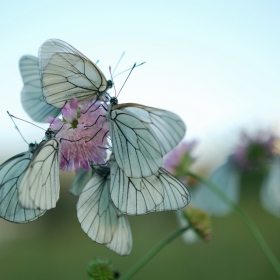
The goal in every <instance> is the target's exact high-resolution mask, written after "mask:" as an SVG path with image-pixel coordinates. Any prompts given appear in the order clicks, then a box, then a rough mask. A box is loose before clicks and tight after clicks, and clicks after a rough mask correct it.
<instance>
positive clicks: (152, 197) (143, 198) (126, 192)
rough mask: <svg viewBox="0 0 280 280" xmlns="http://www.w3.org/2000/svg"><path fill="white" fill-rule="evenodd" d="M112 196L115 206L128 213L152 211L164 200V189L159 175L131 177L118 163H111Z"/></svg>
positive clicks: (137, 213) (138, 213)
mask: <svg viewBox="0 0 280 280" xmlns="http://www.w3.org/2000/svg"><path fill="white" fill-rule="evenodd" d="M110 190H111V198H112V201H113V202H114V204H115V206H116V207H117V208H118V209H119V210H120V211H121V212H122V213H125V214H128V215H141V214H146V213H147V212H150V211H152V210H153V209H154V208H156V207H157V206H158V205H159V204H161V203H162V202H163V198H164V191H163V188H162V184H161V183H160V181H159V179H158V177H157V176H153V175H152V176H149V177H142V178H131V177H128V176H126V174H125V173H124V172H123V170H122V169H121V168H119V166H118V164H116V163H112V164H111V186H110Z"/></svg>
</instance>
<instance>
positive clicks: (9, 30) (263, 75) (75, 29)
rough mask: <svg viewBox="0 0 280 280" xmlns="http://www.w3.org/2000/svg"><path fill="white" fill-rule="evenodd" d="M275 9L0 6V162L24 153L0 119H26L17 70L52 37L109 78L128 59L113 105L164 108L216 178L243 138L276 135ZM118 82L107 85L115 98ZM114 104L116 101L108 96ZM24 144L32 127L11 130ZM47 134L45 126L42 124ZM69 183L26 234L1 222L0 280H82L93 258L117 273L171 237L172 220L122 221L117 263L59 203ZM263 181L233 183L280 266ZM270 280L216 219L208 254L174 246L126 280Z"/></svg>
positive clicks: (253, 250)
mask: <svg viewBox="0 0 280 280" xmlns="http://www.w3.org/2000/svg"><path fill="white" fill-rule="evenodd" d="M279 12H280V3H278V2H277V1H265V2H264V1H246V2H244V1H234V2H228V1H227V2H225V1H216V0H214V1H211V2H209V1H179V0H178V1H177V0H174V1H165V2H164V3H163V2H162V1H146V0H142V1H123V0H121V1H114V2H113V1H78V2H77V1H64V0H57V1H54V0H49V1H37V2H34V1H25V0H24V1H20V2H19V1H18V2H15V1H13V2H12V1H7V0H0V34H1V44H0V50H1V52H0V61H1V67H0V77H1V84H0V91H1V103H0V109H1V110H0V119H1V128H2V137H1V138H0V144H1V147H2V150H1V156H0V160H1V162H3V161H5V160H6V159H8V158H9V157H11V156H13V155H15V154H17V153H19V152H22V151H25V150H26V149H27V147H26V144H25V143H24V142H23V140H22V139H21V137H20V135H19V134H18V132H17V131H16V130H15V129H14V127H13V124H12V122H11V120H10V119H9V117H8V115H7V114H6V111H7V110H9V111H10V113H12V114H14V115H16V116H18V117H20V118H23V119H26V120H30V118H29V117H28V115H27V114H26V113H25V112H24V111H23V109H22V106H21V103H20V91H21V88H22V81H21V77H20V73H19V69H18V61H19V59H20V57H21V56H22V55H25V54H32V55H35V56H37V54H38V49H39V47H40V45H41V44H42V43H43V42H44V41H46V40H47V39H50V38H58V39H62V40H64V41H66V42H68V43H69V44H71V45H73V46H74V47H75V48H77V49H78V50H79V51H81V52H82V53H83V54H85V55H86V56H87V57H89V58H90V59H91V60H92V61H97V60H100V62H99V66H100V68H101V69H102V71H103V72H104V74H105V75H106V77H107V78H108V79H109V78H110V76H109V66H112V68H114V66H115V65H116V63H117V61H118V60H119V57H120V56H121V54H122V52H123V51H125V52H126V54H125V56H124V58H123V59H122V61H121V63H120V65H119V67H118V70H117V72H121V71H122V70H125V69H127V68H130V67H131V66H132V65H133V64H134V62H138V63H140V62H143V61H146V64H144V65H143V66H141V67H139V68H137V69H135V70H134V72H133V74H132V75H131V76H130V78H129V80H128V82H127V84H126V85H125V87H124V89H123V91H122V93H121V95H120V96H119V101H120V102H121V103H124V102H135V103H140V104H145V105H147V106H154V107H159V108H163V109H168V110H171V111H173V112H176V113H177V114H178V115H180V116H181V117H182V118H183V120H184V121H185V122H186V124H187V137H188V139H194V138H195V139H197V140H198V142H199V144H198V146H197V149H196V154H197V161H198V163H197V164H198V165H199V161H200V162H201V164H202V165H204V166H205V165H208V168H209V169H212V170H213V169H215V167H217V166H218V165H219V164H220V163H221V162H222V161H223V160H224V159H225V157H226V154H227V153H228V152H229V151H231V149H232V147H234V146H235V145H236V143H237V142H238V141H239V139H240V134H241V131H244V130H245V131H247V132H252V133H254V132H255V131H259V130H264V131H270V132H272V133H273V134H275V135H276V136H279V129H280V125H279V124H280V117H279V106H280V105H279V104H280V94H279V90H280V79H279V77H278V76H279V66H280V39H279V38H280V36H279V35H280V34H279V33H280V30H279V26H280V18H279ZM125 78H126V74H123V75H120V76H118V77H117V78H116V80H115V84H116V88H117V91H118V90H119V89H120V88H121V86H122V84H123V82H124V80H125ZM111 94H112V95H114V92H113V91H111ZM17 124H18V126H19V128H20V130H21V132H22V134H23V135H24V136H25V138H26V139H27V141H28V142H31V141H37V142H40V141H41V139H42V138H43V136H44V135H43V133H42V131H41V130H40V129H38V128H36V127H33V126H31V125H29V124H26V123H23V122H19V121H17ZM41 126H42V127H43V128H47V124H45V125H44V124H43V125H41ZM72 178H73V174H68V173H61V185H62V187H61V188H62V190H61V199H60V200H59V203H58V207H57V208H56V209H54V210H51V211H49V212H48V213H47V214H46V215H44V216H43V217H42V218H40V219H39V220H37V221H35V222H33V223H30V224H27V225H17V224H11V223H9V222H6V221H4V220H1V221H0V228H1V230H0V248H1V250H0V258H1V270H0V279H5V280H6V279H7V280H10V279H19V278H20V279H29V280H30V279H86V270H85V269H86V265H87V262H88V261H89V260H90V259H91V258H92V257H100V258H109V259H111V260H112V261H113V263H114V265H115V266H116V267H118V268H119V270H120V272H121V273H123V272H125V271H126V270H127V269H128V268H129V267H130V266H131V265H132V264H133V263H135V262H136V260H138V259H139V257H140V256H142V255H143V254H144V253H145V252H146V251H147V250H149V249H150V248H151V247H152V246H153V245H154V244H155V243H156V242H158V240H160V239H162V238H163V237H164V236H166V235H167V234H168V233H170V232H172V231H174V230H176V229H177V228H178V225H177V221H176V219H175V215H174V213H160V214H149V215H145V216H141V217H131V226H132V231H133V236H134V248H133V251H132V253H131V255H130V256H128V257H118V256H116V255H115V254H114V253H111V252H110V251H109V250H108V249H106V248H105V247H104V246H100V245H98V244H95V243H94V242H92V241H91V240H90V239H89V238H88V237H87V236H86V234H84V232H83V231H82V230H81V229H80V225H79V223H78V221H77V218H76V209H75V204H76V199H75V198H74V197H72V196H71V195H70V194H69V193H68V188H69V187H70V185H71V182H72ZM262 179H263V174H262V173H257V172H253V173H249V174H247V175H246V176H245V177H243V178H242V180H241V192H242V193H241V202H240V203H241V206H243V207H244V208H245V210H247V211H248V212H249V215H250V216H252V218H253V220H254V221H255V222H256V223H257V225H258V226H259V228H260V230H261V232H262V233H263V234H264V236H265V238H266V239H267V241H268V243H269V245H270V247H271V248H272V250H273V251H274V253H275V254H276V255H277V256H278V259H280V250H279V249H280V248H279V247H280V245H279V242H278V241H279V233H280V227H279V219H278V218H275V217H274V216H272V215H271V214H269V213H267V212H265V211H264V210H263V208H261V207H260V203H259V188H260V185H261V182H262ZM156 277H157V278H159V279H204V278H206V277H208V279H264V277H265V278H266V279H276V274H275V273H274V271H273V270H272V268H271V266H270V264H269V263H268V262H267V260H266V259H265V258H264V256H263V253H262V252H261V251H260V249H259V248H258V246H257V245H256V243H255V241H254V240H253V239H252V236H251V235H250V233H249V232H248V230H247V228H246V227H245V226H244V225H243V224H242V223H241V221H240V220H239V218H238V217H236V215H234V214H231V215H230V216H227V217H225V218H220V219H218V218H216V219H214V235H213V238H212V241H211V242H210V243H208V244H204V243H203V242H200V243H197V244H194V245H185V244H184V243H183V241H182V240H181V239H180V238H178V240H176V241H175V242H174V243H173V244H171V245H169V246H168V247H167V248H165V249H164V250H163V251H162V252H161V253H160V254H159V255H158V256H157V257H156V258H155V259H154V260H153V261H152V262H151V263H150V264H149V265H147V267H145V269H143V271H141V273H139V274H138V275H137V276H135V278H134V279H155V278H156Z"/></svg>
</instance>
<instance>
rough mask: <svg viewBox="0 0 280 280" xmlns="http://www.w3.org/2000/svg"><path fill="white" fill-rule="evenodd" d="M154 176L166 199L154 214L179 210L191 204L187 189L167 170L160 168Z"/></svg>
mask: <svg viewBox="0 0 280 280" xmlns="http://www.w3.org/2000/svg"><path fill="white" fill-rule="evenodd" d="M154 176H156V177H158V179H159V181H160V183H161V185H162V188H163V192H164V199H163V202H162V203H161V204H159V205H158V206H157V207H156V208H155V209H154V210H153V211H152V212H160V211H169V210H178V209H180V208H183V207H185V206H186V205H187V204H189V202H190V193H189V191H188V189H187V187H186V186H185V185H184V184H183V183H181V182H180V181H179V180H177V179H176V178H175V177H174V176H172V175H171V174H170V173H169V172H167V171H166V170H165V169H163V168H160V169H159V171H158V173H156V174H155V175H154Z"/></svg>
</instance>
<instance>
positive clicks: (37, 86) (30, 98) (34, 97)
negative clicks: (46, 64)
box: [19, 55, 60, 122]
mask: <svg viewBox="0 0 280 280" xmlns="http://www.w3.org/2000/svg"><path fill="white" fill-rule="evenodd" d="M38 67H39V66H38V58H37V57H35V56H32V55H25V56H23V57H22V58H21V59H20V61H19V69H20V73H21V76H22V81H23V84H24V86H23V88H22V91H21V103H22V106H23V108H24V110H25V112H26V113H27V114H28V115H29V116H30V117H31V118H32V119H33V120H34V121H36V122H46V117H47V116H53V117H54V116H56V115H58V114H59V111H60V109H57V108H56V107H53V106H51V105H49V104H47V103H46V102H45V101H44V99H43V92H42V87H41V81H40V75H39V68H38Z"/></svg>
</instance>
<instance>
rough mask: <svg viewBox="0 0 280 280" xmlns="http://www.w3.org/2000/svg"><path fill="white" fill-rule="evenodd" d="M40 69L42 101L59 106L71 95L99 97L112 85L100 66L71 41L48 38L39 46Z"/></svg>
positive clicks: (81, 98)
mask: <svg viewBox="0 0 280 280" xmlns="http://www.w3.org/2000/svg"><path fill="white" fill-rule="evenodd" d="M39 70H40V76H41V82H42V88H43V96H44V99H45V101H46V102H47V103H48V104H50V105H52V106H55V107H57V108H62V107H63V106H64V104H65V102H66V101H70V100H71V99H73V98H77V99H78V100H79V101H82V100H93V99H97V98H101V97H102V95H103V94H105V93H106V90H107V89H108V88H110V87H111V86H112V82H111V81H107V80H106V78H105V76H104V74H103V73H102V72H101V70H100V69H99V68H98V67H97V66H96V65H95V64H94V63H93V62H92V61H90V60H89V59H88V58H87V57H86V56H84V55H83V54H82V53H80V52H79V51H78V50H76V49H75V48H74V47H72V46H71V45H69V44H67V43H66V42H64V41H61V40H58V39H50V40H47V41H46V42H45V43H44V44H43V45H42V46H41V48H40V50H39Z"/></svg>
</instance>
